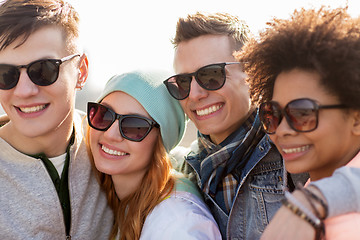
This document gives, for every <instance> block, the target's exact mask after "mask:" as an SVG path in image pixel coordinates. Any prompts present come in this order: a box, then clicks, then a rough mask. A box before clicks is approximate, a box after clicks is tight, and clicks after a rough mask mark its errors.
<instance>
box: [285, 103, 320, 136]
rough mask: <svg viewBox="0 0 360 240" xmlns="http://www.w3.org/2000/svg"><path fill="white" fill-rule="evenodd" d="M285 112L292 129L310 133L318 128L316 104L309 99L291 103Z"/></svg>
mask: <svg viewBox="0 0 360 240" xmlns="http://www.w3.org/2000/svg"><path fill="white" fill-rule="evenodd" d="M285 112H286V114H287V117H288V121H289V124H290V125H291V127H292V128H293V129H295V130H297V131H299V132H309V131H312V130H314V129H315V128H316V127H317V108H316V103H315V102H313V101H311V100H309V99H299V100H295V101H292V102H290V103H289V104H288V105H287V107H286V108H285Z"/></svg>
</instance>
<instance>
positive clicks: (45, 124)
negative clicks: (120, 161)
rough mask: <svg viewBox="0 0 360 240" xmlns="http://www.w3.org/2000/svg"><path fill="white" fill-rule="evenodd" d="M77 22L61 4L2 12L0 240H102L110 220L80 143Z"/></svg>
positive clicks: (56, 0)
mask: <svg viewBox="0 0 360 240" xmlns="http://www.w3.org/2000/svg"><path fill="white" fill-rule="evenodd" d="M78 22H79V17H78V14H77V12H76V11H75V10H74V9H73V7H72V6H71V5H69V4H68V3H66V2H63V1H62V0H34V1H15V0H8V1H6V2H4V3H3V4H1V6H0V103H1V105H2V107H3V109H4V111H5V112H6V114H7V117H8V118H9V121H8V122H6V123H5V124H4V125H3V126H1V127H0V149H1V151H0V189H1V194H0V236H1V238H2V239H70V238H73V239H106V238H107V237H108V236H109V233H110V229H111V226H112V218H113V215H112V212H111V210H110V209H109V207H108V206H107V202H106V198H105V195H104V194H103V192H102V191H101V189H100V187H99V184H98V182H97V181H96V179H95V177H94V175H93V172H92V169H91V164H90V161H89V158H88V155H87V151H86V146H85V143H84V141H83V136H84V132H83V126H82V119H83V117H84V114H82V113H80V112H78V111H76V110H75V104H74V103H75V92H76V90H78V89H81V88H82V86H83V85H84V83H85V81H86V78H87V76H88V60H87V57H86V55H85V54H83V53H81V52H80V46H79V42H78V38H79V33H78V24H79V23H78Z"/></svg>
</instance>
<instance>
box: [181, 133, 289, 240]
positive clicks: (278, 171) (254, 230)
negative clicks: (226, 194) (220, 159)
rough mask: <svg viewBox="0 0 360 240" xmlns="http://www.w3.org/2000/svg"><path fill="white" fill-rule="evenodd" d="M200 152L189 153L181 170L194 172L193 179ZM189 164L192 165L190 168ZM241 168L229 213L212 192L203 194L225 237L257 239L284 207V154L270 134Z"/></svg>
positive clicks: (262, 140) (193, 178) (191, 174)
mask: <svg viewBox="0 0 360 240" xmlns="http://www.w3.org/2000/svg"><path fill="white" fill-rule="evenodd" d="M197 156H198V155H195V156H191V157H187V158H186V164H185V165H183V166H182V169H181V171H182V172H187V173H190V172H192V173H190V175H189V177H190V178H192V180H193V181H194V180H195V176H194V171H195V170H194V168H193V166H191V161H192V160H194V158H196V157H197ZM186 165H187V166H186ZM189 165H190V166H191V168H192V169H188V168H189ZM241 172H242V175H241V178H240V184H239V187H238V189H237V192H236V195H235V199H234V203H233V206H232V209H231V211H230V213H229V215H228V214H226V213H225V212H224V211H223V210H222V209H221V208H220V207H219V205H218V204H217V203H216V202H215V201H214V200H213V198H211V197H210V196H209V195H207V194H205V196H204V198H205V202H206V203H207V205H208V206H209V208H210V210H211V212H212V214H213V215H214V218H215V220H216V221H217V223H218V225H219V228H220V231H221V234H222V237H223V239H250V240H255V239H259V238H260V236H261V234H262V232H263V231H264V229H265V227H266V225H267V224H268V223H269V221H270V219H271V218H272V217H273V216H274V214H275V213H276V211H277V210H278V209H279V208H280V207H281V200H282V199H283V196H284V189H285V188H284V187H285V186H286V181H287V180H286V172H285V170H284V165H283V161H282V158H281V156H280V154H279V153H278V151H277V150H276V147H275V146H274V145H273V144H272V143H271V142H270V139H269V137H268V136H267V135H265V136H264V137H263V138H262V139H261V141H260V142H259V143H258V144H257V146H256V149H255V150H254V152H253V153H252V155H251V156H250V158H249V161H248V162H247V164H246V165H245V167H244V168H243V169H242V170H241ZM195 174H196V175H198V174H199V173H198V172H195Z"/></svg>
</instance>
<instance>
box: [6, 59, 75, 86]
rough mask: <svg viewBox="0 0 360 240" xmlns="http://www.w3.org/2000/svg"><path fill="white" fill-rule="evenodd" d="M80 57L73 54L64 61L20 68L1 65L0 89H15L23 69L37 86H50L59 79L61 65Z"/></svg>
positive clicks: (43, 62)
mask: <svg viewBox="0 0 360 240" xmlns="http://www.w3.org/2000/svg"><path fill="white" fill-rule="evenodd" d="M79 56H80V55H79V54H73V55H70V56H67V57H64V58H62V59H41V60H37V61H34V62H31V63H29V64H28V65H20V66H15V65H9V64H0V89H2V90H9V89H12V88H14V87H15V86H16V84H17V83H18V82H19V78H20V69H21V68H26V72H27V74H28V76H29V78H30V80H31V81H32V82H33V83H35V84H36V85H38V86H49V85H51V84H53V83H54V82H56V80H57V79H58V77H59V71H60V65H61V64H62V63H64V62H66V61H69V60H71V59H73V58H74V57H79Z"/></svg>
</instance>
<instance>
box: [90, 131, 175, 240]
mask: <svg viewBox="0 0 360 240" xmlns="http://www.w3.org/2000/svg"><path fill="white" fill-rule="evenodd" d="M89 129H90V127H89V126H88V129H87V134H86V144H87V149H88V152H89V155H90V159H91V163H92V165H93V169H94V171H95V172H96V176H97V178H98V181H99V183H100V185H101V187H102V189H103V190H104V191H105V193H106V197H107V200H108V204H109V205H110V207H111V209H112V210H113V212H114V225H113V227H112V230H111V234H110V237H109V239H115V238H116V236H117V235H118V234H119V233H120V234H119V236H120V238H119V239H120V240H134V239H139V238H140V234H141V230H142V227H143V225H144V222H145V219H146V217H147V216H148V215H149V213H150V212H151V211H152V210H153V209H154V207H155V206H156V205H158V204H159V203H160V202H161V201H162V200H163V199H164V198H166V197H167V196H168V195H169V194H170V193H171V191H172V190H173V188H174V185H175V178H174V177H173V176H172V175H171V173H170V170H171V168H172V166H171V162H170V159H169V157H168V155H167V153H166V150H165V147H164V145H163V142H162V138H161V135H160V134H159V135H158V137H157V141H156V144H155V147H154V148H155V149H154V154H153V157H152V161H151V162H150V167H149V170H148V171H147V172H146V174H145V176H144V178H143V180H142V181H141V184H140V186H139V187H138V188H137V189H136V191H135V192H134V193H132V194H130V195H129V196H127V197H125V198H124V199H122V200H120V199H119V198H118V196H117V195H116V192H115V187H114V183H113V181H112V178H111V176H110V175H108V174H105V173H102V172H99V171H98V170H97V169H96V168H95V164H94V159H93V157H92V153H91V149H90V147H89V146H90V145H89V132H90V131H89Z"/></svg>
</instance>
